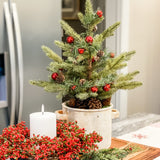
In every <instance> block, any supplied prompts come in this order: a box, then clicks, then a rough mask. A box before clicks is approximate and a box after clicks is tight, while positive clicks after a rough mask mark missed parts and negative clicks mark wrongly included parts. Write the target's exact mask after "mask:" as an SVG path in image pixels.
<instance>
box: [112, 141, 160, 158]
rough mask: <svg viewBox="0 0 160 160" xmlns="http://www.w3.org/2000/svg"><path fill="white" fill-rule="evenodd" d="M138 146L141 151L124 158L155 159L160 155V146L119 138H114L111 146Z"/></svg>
mask: <svg viewBox="0 0 160 160" xmlns="http://www.w3.org/2000/svg"><path fill="white" fill-rule="evenodd" d="M135 145H136V146H138V147H139V148H140V151H138V152H136V153H133V154H130V155H128V156H127V157H126V158H125V159H124V160H153V159H155V158H157V157H159V156H160V148H154V147H150V146H144V145H141V144H137V143H132V142H129V141H125V140H121V139H118V138H112V144H111V147H113V148H125V147H130V146H135Z"/></svg>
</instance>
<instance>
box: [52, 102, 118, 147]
mask: <svg viewBox="0 0 160 160" xmlns="http://www.w3.org/2000/svg"><path fill="white" fill-rule="evenodd" d="M112 107H113V105H111V106H110V107H107V108H102V109H78V108H71V107H68V106H66V103H62V109H63V112H62V110H58V111H56V112H55V113H56V115H57V119H62V120H67V121H70V122H73V121H77V122H78V125H79V126H80V127H81V128H85V129H86V133H91V132H93V131H96V132H97V133H98V134H99V135H101V136H102V137H103V140H102V142H100V143H98V147H99V149H103V148H109V147H110V145H111V132H112V119H113V118H117V117H119V112H118V111H117V110H115V109H112Z"/></svg>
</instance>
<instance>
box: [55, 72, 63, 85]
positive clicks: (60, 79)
mask: <svg viewBox="0 0 160 160" xmlns="http://www.w3.org/2000/svg"><path fill="white" fill-rule="evenodd" d="M64 80H65V76H64V75H63V73H62V72H61V73H60V74H59V75H58V77H57V78H56V82H57V83H62V82H64Z"/></svg>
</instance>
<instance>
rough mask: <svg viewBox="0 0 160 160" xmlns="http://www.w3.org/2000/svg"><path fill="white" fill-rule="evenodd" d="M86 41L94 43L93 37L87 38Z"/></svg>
mask: <svg viewBox="0 0 160 160" xmlns="http://www.w3.org/2000/svg"><path fill="white" fill-rule="evenodd" d="M85 41H86V42H87V43H92V42H93V38H92V36H87V37H86V39H85Z"/></svg>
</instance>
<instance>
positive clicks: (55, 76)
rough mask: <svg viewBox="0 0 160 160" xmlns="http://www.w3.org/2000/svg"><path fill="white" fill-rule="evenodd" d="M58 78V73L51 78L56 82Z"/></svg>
mask: <svg viewBox="0 0 160 160" xmlns="http://www.w3.org/2000/svg"><path fill="white" fill-rule="evenodd" d="M57 77H58V73H56V72H55V73H52V75H51V78H52V79H53V80H56V78H57Z"/></svg>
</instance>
